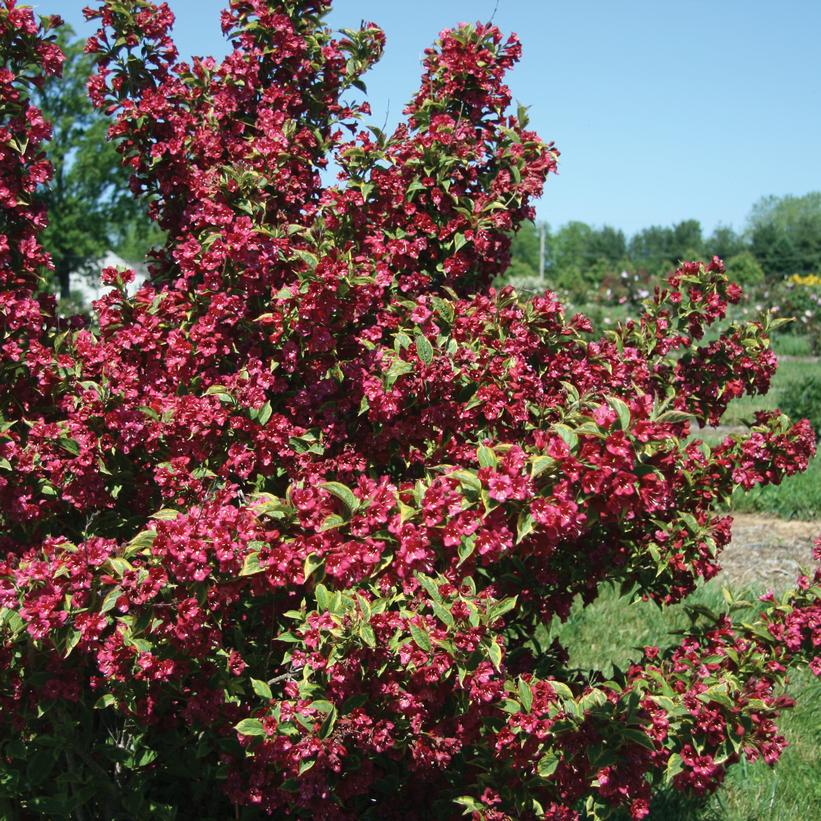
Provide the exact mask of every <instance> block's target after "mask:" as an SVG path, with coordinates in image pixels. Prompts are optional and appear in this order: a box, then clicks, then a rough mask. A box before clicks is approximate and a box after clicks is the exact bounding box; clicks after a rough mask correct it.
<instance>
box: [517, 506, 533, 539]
mask: <svg viewBox="0 0 821 821" xmlns="http://www.w3.org/2000/svg"><path fill="white" fill-rule="evenodd" d="M533 529H534V523H533V517H532V516H531V515H530V511H529V510H528V509H527V508H523V509H522V510H521V511H520V512H519V519H518V521H517V522H516V544H519V542H521V541H522V540H523V539H526V538H527V537H528V536H529V535H530V534H531V533H532V532H533Z"/></svg>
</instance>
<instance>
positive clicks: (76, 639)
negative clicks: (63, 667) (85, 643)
mask: <svg viewBox="0 0 821 821" xmlns="http://www.w3.org/2000/svg"><path fill="white" fill-rule="evenodd" d="M82 635H83V634H82V633H81V632H80V631H79V630H72V631H71V635H70V636H69V637H68V641H67V642H66V653H65V656H64V658H68V657H69V656H70V655H71V651H72V650H73V649H74V648H75V647H76V646H77V645H78V644H79V643H80V638H81V637H82Z"/></svg>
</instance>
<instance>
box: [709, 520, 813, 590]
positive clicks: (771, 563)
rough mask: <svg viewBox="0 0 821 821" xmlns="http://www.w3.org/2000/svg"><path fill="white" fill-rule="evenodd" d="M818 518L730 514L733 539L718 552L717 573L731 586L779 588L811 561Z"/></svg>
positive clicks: (807, 566) (786, 584)
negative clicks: (720, 571)
mask: <svg viewBox="0 0 821 821" xmlns="http://www.w3.org/2000/svg"><path fill="white" fill-rule="evenodd" d="M818 536H821V522H793V521H785V520H784V519H773V518H768V517H765V516H754V515H748V514H741V513H738V514H734V516H733V540H732V542H731V543H730V544H729V545H728V546H727V547H726V548H725V550H724V552H723V553H722V555H721V565H722V567H723V570H722V573H721V576H720V577H719V578H722V579H724V580H725V582H726V583H727V584H729V585H732V586H733V587H747V586H754V587H757V588H758V587H765V588H770V587H771V588H773V589H774V590H783V589H784V588H786V587H788V586H789V585H790V584H792V582H793V581H795V579H796V577H797V576H798V574H799V572H800V569H801V568H802V567H803V568H804V569H809V568H810V567H812V565H813V560H812V543H813V540H814V539H815V538H816V537H818Z"/></svg>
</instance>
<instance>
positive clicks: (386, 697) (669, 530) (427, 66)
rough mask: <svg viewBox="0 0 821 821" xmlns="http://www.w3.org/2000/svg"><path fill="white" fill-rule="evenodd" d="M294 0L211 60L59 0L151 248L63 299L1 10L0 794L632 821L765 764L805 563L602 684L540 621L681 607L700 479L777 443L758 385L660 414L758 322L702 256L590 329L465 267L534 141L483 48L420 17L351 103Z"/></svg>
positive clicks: (804, 440)
mask: <svg viewBox="0 0 821 821" xmlns="http://www.w3.org/2000/svg"><path fill="white" fill-rule="evenodd" d="M329 5H330V2H329V0H231V2H230V3H229V6H228V8H227V9H226V11H225V12H224V13H223V16H222V27H223V30H224V32H225V34H226V36H227V37H228V39H229V41H230V44H231V48H232V50H231V52H230V53H229V54H228V56H227V57H226V58H225V59H224V60H223V61H222V62H219V63H218V62H217V61H215V60H212V59H208V58H203V59H195V60H194V61H193V62H192V63H191V64H186V63H183V62H180V61H179V60H178V56H177V53H176V49H175V47H174V44H173V42H172V40H171V38H170V33H169V32H170V28H171V26H172V23H173V16H172V14H171V12H170V11H169V9H168V7H167V5H166V4H164V3H163V4H155V3H152V2H149V0H116V2H115V0H105V1H104V2H100V3H99V4H98V5H97V7H95V8H91V9H88V10H87V12H86V13H87V16H88V18H89V19H90V20H95V21H97V22H98V24H99V31H98V32H97V33H96V34H95V35H94V36H93V37H92V38H91V39H90V40H89V43H88V50H89V51H90V52H92V53H94V54H95V55H96V57H97V60H98V69H97V72H96V74H95V75H94V76H93V77H92V78H91V81H90V84H89V90H90V94H91V96H92V99H93V100H94V101H95V103H96V104H97V105H99V106H100V107H101V108H104V109H105V110H106V111H107V112H108V113H109V114H111V116H112V118H113V123H112V127H111V136H112V138H113V139H114V140H116V141H117V144H118V147H119V150H120V152H121V153H122V157H123V162H124V163H125V164H126V165H127V166H128V167H129V168H130V169H131V171H132V187H133V190H134V192H135V195H140V196H144V197H145V198H146V200H147V202H148V208H149V210H150V213H151V214H152V216H153V217H154V218H155V219H156V220H157V222H158V223H159V225H160V226H161V227H162V228H163V230H164V231H165V232H166V234H167V242H166V243H165V245H164V247H163V248H161V249H160V250H158V251H157V252H156V253H155V254H154V255H153V257H152V259H151V276H150V279H149V280H148V281H147V282H146V283H145V284H143V285H141V286H140V287H139V289H138V290H137V291H136V293H135V294H134V295H133V296H129V295H128V293H127V290H126V284H127V282H128V281H129V280H130V278H131V276H130V274H129V272H125V273H122V274H118V273H116V272H112V271H106V272H103V276H104V277H105V278H106V280H107V281H108V282H109V283H110V284H111V286H112V288H111V290H110V291H109V292H108V293H107V294H106V295H105V296H103V297H102V298H101V299H100V300H99V301H98V302H97V303H96V304H95V319H94V322H93V323H92V324H84V323H83V321H82V320H80V319H77V320H74V321H72V322H70V323H69V324H68V325H66V324H65V323H63V324H61V323H60V322H58V320H57V319H56V318H55V314H54V305H53V303H52V302H51V300H50V299H48V298H46V297H42V296H39V295H38V294H39V291H38V277H39V274H40V272H41V270H42V269H44V268H45V267H47V265H48V260H47V258H46V257H45V255H44V254H43V252H42V250H41V249H40V246H39V244H38V241H37V236H38V232H39V231H40V230H41V229H42V227H43V225H44V224H45V215H43V214H42V213H40V212H39V211H38V210H37V208H36V206H35V205H34V204H33V199H32V196H31V195H32V193H33V191H34V189H35V187H36V186H38V185H41V184H43V183H44V182H45V180H46V179H47V176H48V168H47V166H46V165H45V164H44V161H43V158H42V142H43V140H45V139H46V138H47V136H48V126H47V125H46V124H45V123H43V121H42V118H41V117H40V115H39V113H38V112H37V111H36V110H34V109H33V108H32V107H31V106H30V104H29V103H28V91H29V90H30V88H31V84H32V83H36V82H38V78H40V77H42V76H45V74H47V73H49V72H52V71H55V70H57V68H58V66H59V55H58V54H57V53H56V52H55V50H54V47H53V43H52V41H51V39H50V38H51V35H50V34H48V29H49V27H51V26H52V25H53V24H54V23H55V22H56V21H53V20H49V21H46V23H45V24H42V25H44V28H38V26H37V24H36V23H35V21H34V18H33V16H32V13H31V12H30V11H29V10H28V9H25V8H22V7H18V6H17V5H16V3H15V2H14V0H5V2H4V3H3V4H2V5H0V42H2V49H3V51H2V55H3V60H4V63H3V66H2V69H0V129H1V130H2V134H3V140H2V141H1V142H2V148H0V174H2V177H1V178H0V180H1V182H0V186H2V187H0V200H1V201H0V207H2V208H3V220H2V223H1V224H2V228H3V231H4V232H5V233H4V234H3V235H2V237H0V243H2V244H1V245H0V250H2V253H0V369H2V375H3V380H2V394H0V414H2V418H0V533H1V534H2V535H0V774H2V777H1V778H0V807H2V802H3V801H4V800H6V799H8V800H9V801H11V802H12V803H13V804H15V805H19V806H23V807H25V808H26V809H27V810H28V811H30V812H39V813H41V814H42V813H45V814H53V815H58V816H59V815H67V814H69V813H71V812H74V810H75V809H76V808H78V807H82V808H84V809H85V810H87V812H86V815H88V814H89V813H90V814H91V815H94V816H96V817H110V818H116V817H157V818H163V817H169V818H170V817H174V816H175V813H176V808H177V807H179V806H183V805H184V806H185V807H186V808H187V810H186V811H187V812H189V813H190V814H192V815H193V814H196V815H197V816H198V817H203V818H209V817H214V818H224V817H230V816H231V815H236V816H237V817H239V815H240V813H245V814H244V815H243V816H242V817H249V818H250V817H254V814H256V813H263V814H291V815H295V816H297V817H311V818H329V819H345V818H351V819H353V818H369V817H372V818H390V817H405V818H407V817H415V815H418V816H420V817H429V816H433V817H441V818H448V817H454V816H458V815H459V814H460V813H461V812H462V811H463V810H467V811H468V812H471V813H473V814H474V817H476V818H486V819H513V818H525V817H534V816H536V817H543V818H554V819H572V818H578V817H579V813H580V811H581V808H582V807H584V806H585V804H587V805H588V808H593V809H595V811H596V812H598V813H599V814H600V815H605V814H607V813H608V812H610V811H615V810H617V809H619V808H626V809H627V810H628V811H629V812H630V813H631V814H632V816H633V817H634V818H641V817H643V816H644V815H646V813H647V811H648V802H649V800H650V798H651V797H652V795H653V792H654V791H655V790H657V789H659V788H661V786H662V785H664V784H665V783H666V784H669V785H672V787H673V788H675V789H680V790H685V791H690V792H696V793H705V792H709V791H711V790H713V789H715V788H716V787H717V786H718V784H720V782H721V778H722V777H723V774H724V771H725V770H726V768H727V766H729V765H730V764H732V763H733V762H734V761H736V760H738V759H739V758H740V757H741V756H747V757H748V758H754V757H756V756H763V757H764V758H765V759H767V760H774V759H775V758H776V757H777V755H778V752H779V751H780V749H781V747H782V746H783V741H782V740H781V739H780V737H779V736H778V733H777V730H776V728H775V724H774V719H775V718H776V717H777V714H778V712H779V711H780V710H781V709H783V708H784V707H786V706H788V703H787V702H786V701H785V700H784V699H783V698H781V696H780V693H779V688H780V687H781V686H782V684H783V682H784V678H785V674H786V669H787V667H788V666H789V665H790V664H792V663H798V662H800V661H801V660H802V659H803V660H808V661H811V660H812V659H813V658H815V661H812V663H813V664H814V667H815V669H818V666H819V662H818V660H817V657H816V655H817V645H818V643H819V624H818V620H819V619H818V617H819V613H818V598H817V596H818V589H817V587H814V586H813V584H812V583H810V581H809V580H807V579H804V580H802V581H801V583H800V584H799V586H798V588H797V590H796V591H794V592H793V593H791V594H789V595H788V597H787V598H786V599H785V600H784V601H783V602H780V603H764V605H763V610H762V612H761V614H760V615H759V616H758V617H757V621H755V622H754V623H753V624H752V625H746V624H742V625H735V624H734V623H733V622H732V621H731V620H730V617H729V616H726V615H722V614H717V615H716V616H715V617H714V618H712V619H710V620H708V623H706V624H698V625H695V626H694V628H693V630H692V631H691V632H690V633H689V634H688V635H687V636H685V637H684V638H683V640H682V643H681V645H680V646H679V647H676V648H673V649H671V650H670V651H668V652H663V653H659V652H658V651H655V650H653V648H650V649H648V652H647V653H646V657H645V658H644V659H643V660H642V661H641V662H639V663H637V664H634V665H633V666H631V667H630V669H629V670H627V671H625V672H624V673H623V674H619V675H616V676H615V677H614V678H613V679H612V680H611V681H608V682H602V681H600V680H599V679H600V677H599V676H598V675H597V674H595V673H593V672H590V673H589V674H585V673H583V672H581V671H571V670H569V669H568V668H567V664H566V653H565V649H564V648H563V647H561V646H560V645H558V644H555V645H553V646H551V647H548V648H544V647H541V646H540V644H539V636H541V635H542V631H543V626H544V625H545V624H546V623H547V622H549V621H550V620H551V619H553V618H554V617H556V616H558V617H559V618H566V617H567V615H568V613H569V611H570V607H571V603H572V602H573V600H574V599H575V598H576V597H577V596H581V597H582V599H583V600H584V601H585V602H587V603H589V602H592V601H593V600H594V599H595V598H596V596H597V592H598V590H599V589H600V587H601V586H602V585H604V584H608V583H613V582H615V583H618V584H621V585H622V587H623V589H624V590H625V591H632V593H633V594H634V595H638V596H644V597H647V598H652V599H654V600H655V601H657V602H659V603H660V604H665V603H669V602H675V601H679V600H681V599H682V598H684V597H686V596H687V595H688V594H689V593H691V592H692V591H693V590H694V589H695V587H696V585H697V584H698V583H699V581H701V580H703V579H709V578H711V577H712V576H714V575H715V574H716V573H717V572H718V570H719V567H720V553H721V549H722V547H723V546H724V545H725V544H726V543H727V542H728V540H729V532H730V531H729V525H730V522H729V519H728V517H726V516H722V515H720V514H719V513H717V512H716V511H717V509H718V507H719V505H720V504H721V503H722V502H724V501H725V500H727V499H728V498H729V496H730V495H731V494H732V492H733V490H734V489H735V488H736V487H738V486H742V487H751V486H753V485H756V484H764V483H772V482H778V481H780V480H781V478H782V477H784V476H787V475H789V474H791V473H795V472H796V471H799V470H802V469H803V468H805V467H806V465H807V462H808V459H809V458H810V456H811V455H812V453H813V451H814V447H815V440H814V436H813V435H812V431H811V430H810V429H809V426H808V425H807V424H806V423H798V424H796V425H793V424H791V423H790V422H789V420H788V419H787V418H786V417H785V416H783V415H782V414H780V413H778V412H775V413H769V414H761V415H759V416H758V417H757V419H756V424H755V425H754V426H753V428H752V430H751V431H750V432H749V433H748V434H747V435H740V434H734V435H733V436H731V437H729V438H728V439H727V440H726V441H725V442H724V443H723V444H722V445H721V446H720V447H718V448H715V449H713V450H710V449H709V448H707V447H706V446H705V445H703V443H701V442H700V441H699V440H698V439H697V438H693V436H692V435H691V434H694V433H696V434H697V432H696V430H695V428H694V425H695V424H697V423H703V422H705V421H714V420H715V419H717V418H718V417H719V416H720V415H721V413H722V412H723V410H724V408H725V407H726V405H727V402H729V401H730V399H732V398H734V397H736V396H739V395H741V394H743V393H763V392H765V391H766V389H767V387H768V384H769V380H770V378H771V376H772V373H773V371H774V367H775V364H776V363H775V360H774V358H773V356H772V353H771V351H770V348H769V344H768V343H769V338H768V333H769V327H768V325H767V324H766V321H764V322H749V323H744V324H738V325H735V326H732V327H730V328H729V329H722V325H721V321H722V320H723V319H724V317H725V314H726V310H727V305H728V303H731V302H734V301H736V300H737V299H738V298H739V296H740V292H739V289H738V288H737V287H736V286H734V285H732V284H730V283H729V282H728V281H727V278H726V276H725V274H724V269H723V265H722V263H721V262H720V260H718V259H714V260H712V261H711V262H710V263H708V264H707V265H706V266H705V265H703V264H700V263H687V264H686V265H684V266H682V268H681V269H679V270H678V271H677V272H676V273H675V274H674V275H673V276H672V277H671V279H670V281H669V283H668V284H667V285H666V286H665V287H664V288H659V289H657V290H656V293H655V296H654V298H653V300H652V301H651V302H649V303H648V306H647V308H646V310H645V312H644V313H643V314H642V316H641V317H640V318H639V319H637V320H636V321H631V322H628V323H626V324H623V325H619V326H618V327H616V328H614V329H613V330H612V331H609V332H608V333H607V334H605V335H604V336H601V337H596V336H595V335H594V334H593V333H592V328H591V325H590V322H589V320H588V319H587V318H586V317H584V316H581V315H576V316H566V315H565V312H564V310H563V308H562V306H561V305H560V304H559V302H558V301H557V299H556V298H555V296H554V295H552V294H550V293H549V292H548V293H544V294H540V295H537V296H534V297H532V298H529V299H525V298H522V297H520V296H519V295H517V294H516V293H515V292H514V291H513V290H512V289H509V288H508V289H502V290H499V291H497V290H494V289H493V288H491V287H490V282H491V281H492V279H493V278H494V277H495V276H496V275H497V274H498V273H499V272H500V271H503V270H504V268H505V267H506V265H507V262H508V259H509V246H510V235H511V232H514V231H515V230H516V229H517V227H518V226H519V225H520V224H521V223H522V221H523V220H526V219H529V218H531V217H532V215H533V208H532V204H531V203H532V199H533V197H535V196H537V195H538V194H539V193H540V192H541V189H542V186H543V184H544V182H545V180H546V178H547V175H548V174H549V173H550V172H552V171H553V170H554V169H555V166H556V161H557V157H558V152H557V151H556V150H555V148H554V147H553V146H552V145H550V144H545V143H543V142H542V141H541V140H540V139H539V138H538V136H537V135H536V134H534V133H533V132H532V131H530V130H528V128H527V124H526V121H525V116H524V113H523V112H521V111H520V113H519V114H517V115H514V114H512V113H510V111H509V104H510V99H511V98H510V92H509V90H508V89H507V88H506V86H505V85H504V84H503V77H504V74H505V72H506V71H507V70H508V69H509V68H510V67H511V66H512V65H513V64H514V63H515V61H516V60H517V58H518V56H519V44H518V42H517V41H516V39H515V38H509V39H505V38H503V37H502V35H501V33H500V32H499V31H498V30H497V29H496V28H495V27H493V26H490V25H476V26H470V25H465V26H461V27H459V28H457V29H455V30H452V31H446V32H443V33H442V34H441V35H440V39H439V41H438V43H437V45H436V46H435V47H434V48H433V49H431V50H429V51H428V52H427V53H426V56H425V60H424V66H423V77H422V83H421V88H420V92H419V93H418V94H417V95H416V96H415V97H414V98H413V100H412V101H411V103H410V104H409V106H408V108H407V110H406V114H407V120H406V122H404V123H403V124H401V125H400V126H398V127H397V128H396V130H395V131H394V132H393V133H392V134H385V133H383V132H382V131H380V130H379V129H376V128H370V129H368V128H364V127H362V125H361V121H362V119H363V118H364V117H365V116H367V113H368V109H367V104H366V103H364V102H355V100H356V99H359V98H358V97H356V95H354V94H352V90H359V91H361V90H362V88H363V84H362V80H361V77H362V75H363V73H364V72H365V71H366V70H367V69H368V67H369V66H370V65H371V63H372V62H373V61H374V60H375V59H377V57H378V56H379V54H380V52H381V49H382V46H383V40H384V38H383V35H382V32H381V31H380V30H379V28H378V27H377V26H375V25H374V24H372V23H364V24H363V25H362V26H361V27H360V28H359V29H349V30H348V29H346V30H343V31H342V33H341V35H340V36H338V37H335V36H334V35H333V34H332V33H331V32H330V31H329V30H328V29H327V28H326V27H325V25H324V24H323V16H324V15H325V14H326V13H327V12H328V10H329ZM331 161H333V167H335V168H336V169H338V179H337V181H336V182H335V183H334V184H328V181H327V178H326V177H325V176H324V175H323V173H322V172H323V171H324V170H325V169H327V168H328V167H330V166H331ZM710 326H716V332H715V333H714V334H712V336H711V339H712V340H713V341H710V342H704V341H703V339H704V334H705V331H706V330H707V329H708V328H709V327H710ZM816 581H817V580H816ZM52 773H59V777H54V778H51V779H49V775H50V774H52ZM408 808H411V809H408Z"/></svg>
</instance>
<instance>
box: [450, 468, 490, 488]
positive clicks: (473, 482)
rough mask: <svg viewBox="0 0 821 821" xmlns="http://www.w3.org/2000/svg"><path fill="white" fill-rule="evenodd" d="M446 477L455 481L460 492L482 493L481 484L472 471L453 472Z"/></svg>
mask: <svg viewBox="0 0 821 821" xmlns="http://www.w3.org/2000/svg"><path fill="white" fill-rule="evenodd" d="M448 477H449V478H451V479H456V480H457V481H458V482H459V484H460V485H461V487H462V490H469V491H471V492H473V493H481V491H482V482H481V480H480V479H479V477H478V476H477V475H476V473H475V472H474V471H472V470H454V471H453V473H449V474H448Z"/></svg>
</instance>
